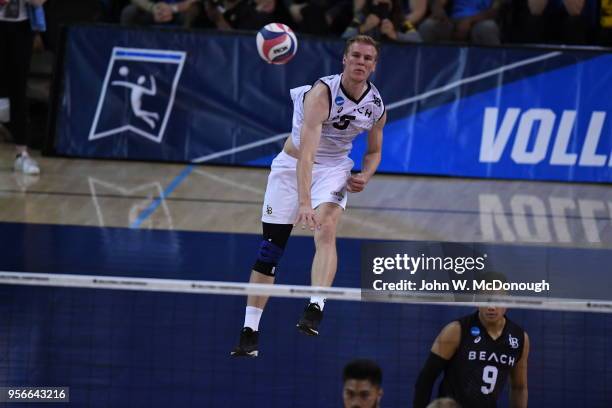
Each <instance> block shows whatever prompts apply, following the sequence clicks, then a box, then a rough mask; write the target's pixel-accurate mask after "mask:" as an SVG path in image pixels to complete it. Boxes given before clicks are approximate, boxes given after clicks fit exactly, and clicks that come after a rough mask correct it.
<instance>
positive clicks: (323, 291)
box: [0, 271, 612, 313]
mask: <svg viewBox="0 0 612 408" xmlns="http://www.w3.org/2000/svg"><path fill="white" fill-rule="evenodd" d="M0 284H8V285H25V286H53V287H64V288H90V289H111V290H136V291H147V292H174V293H193V294H212V295H240V296H245V295H258V296H264V295H266V296H276V297H285V298H309V297H311V296H324V297H325V298H327V299H336V300H345V301H362V300H365V301H374V302H385V303H411V304H436V305H446V306H476V307H480V306H485V305H492V304H494V305H497V306H503V307H512V308H519V309H537V310H551V311H573V312H602V313H612V301H607V300H590V299H560V298H544V297H528V296H510V297H500V296H497V297H496V296H486V297H485V298H483V299H482V301H464V300H461V301H454V300H453V299H454V294H452V293H449V294H446V295H440V294H433V293H415V292H402V291H393V292H392V291H384V292H383V291H380V292H377V291H374V290H362V289H360V288H346V287H345V288H343V287H319V286H301V285H279V284H256V283H240V282H221V281H203V280H187V279H185V280H183V279H159V278H136V277H124V276H96V275H71V274H49V273H32V272H11V271H0ZM364 295H365V296H364Z"/></svg>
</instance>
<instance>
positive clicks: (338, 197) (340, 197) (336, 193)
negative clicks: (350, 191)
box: [330, 191, 344, 201]
mask: <svg viewBox="0 0 612 408" xmlns="http://www.w3.org/2000/svg"><path fill="white" fill-rule="evenodd" d="M330 194H331V195H332V196H334V197H335V198H336V200H338V201H342V200H343V199H344V192H343V191H332V192H331V193H330Z"/></svg>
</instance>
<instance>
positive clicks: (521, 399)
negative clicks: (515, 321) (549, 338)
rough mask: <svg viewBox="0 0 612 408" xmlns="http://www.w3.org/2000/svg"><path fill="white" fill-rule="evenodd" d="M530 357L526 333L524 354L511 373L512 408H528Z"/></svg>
mask: <svg viewBox="0 0 612 408" xmlns="http://www.w3.org/2000/svg"><path fill="white" fill-rule="evenodd" d="M528 357H529V336H528V335H527V332H525V345H524V346H523V354H522V355H521V359H520V360H519V362H518V363H517V364H516V366H515V367H514V368H513V369H512V371H510V407H512V408H526V407H527V399H528V398H527V397H528V386H527V359H528Z"/></svg>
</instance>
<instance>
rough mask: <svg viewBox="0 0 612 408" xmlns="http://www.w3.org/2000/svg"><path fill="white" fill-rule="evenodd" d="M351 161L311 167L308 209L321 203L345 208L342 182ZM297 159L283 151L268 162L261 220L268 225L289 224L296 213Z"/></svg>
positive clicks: (349, 171) (344, 179)
mask: <svg viewBox="0 0 612 408" xmlns="http://www.w3.org/2000/svg"><path fill="white" fill-rule="evenodd" d="M353 164H354V163H353V161H352V160H351V159H349V158H348V157H347V158H346V159H344V160H343V161H341V162H340V163H337V164H331V165H330V164H325V165H323V164H313V167H312V187H311V191H310V196H311V200H312V208H313V209H314V208H317V207H318V206H319V205H321V204H322V203H334V204H338V205H339V206H340V207H342V209H345V208H346V201H347V194H346V182H347V180H348V178H349V177H350V176H351V169H352V168H353ZM296 169H297V159H295V158H293V157H291V156H289V155H288V154H287V153H285V152H284V151H282V152H280V153H279V154H278V156H276V157H275V158H274V160H273V161H272V170H271V171H270V175H269V176H268V186H267V187H266V196H265V198H264V203H263V208H262V216H261V220H262V221H263V222H267V223H270V224H293V223H294V222H295V219H296V218H297V212H298V207H299V205H298V188H297V174H296Z"/></svg>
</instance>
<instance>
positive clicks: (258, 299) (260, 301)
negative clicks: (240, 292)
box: [247, 271, 274, 310]
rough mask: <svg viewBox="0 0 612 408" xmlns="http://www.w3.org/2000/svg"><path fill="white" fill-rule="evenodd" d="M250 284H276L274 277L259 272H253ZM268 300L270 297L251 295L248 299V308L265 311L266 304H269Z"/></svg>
mask: <svg viewBox="0 0 612 408" xmlns="http://www.w3.org/2000/svg"><path fill="white" fill-rule="evenodd" d="M249 283H266V284H269V285H272V284H273V283H274V276H267V275H264V274H262V273H259V272H257V271H251V278H250V279H249ZM268 299H269V296H256V295H249V296H248V297H247V306H251V307H256V308H258V309H262V310H263V309H264V308H265V307H266V303H268Z"/></svg>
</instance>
